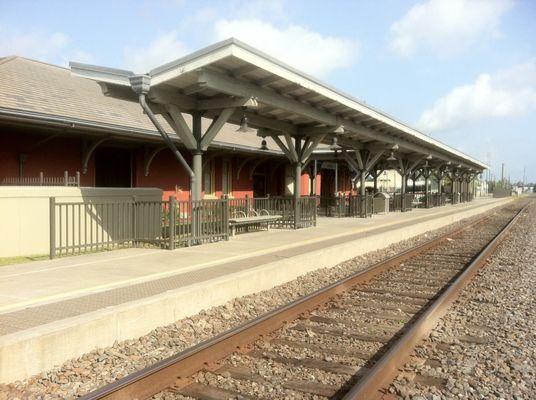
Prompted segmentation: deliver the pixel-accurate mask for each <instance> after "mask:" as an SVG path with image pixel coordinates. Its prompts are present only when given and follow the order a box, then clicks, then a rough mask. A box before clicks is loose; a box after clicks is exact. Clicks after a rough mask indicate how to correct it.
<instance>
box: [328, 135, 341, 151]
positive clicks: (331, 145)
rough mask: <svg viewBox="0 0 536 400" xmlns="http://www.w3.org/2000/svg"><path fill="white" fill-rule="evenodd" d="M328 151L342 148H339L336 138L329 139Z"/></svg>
mask: <svg viewBox="0 0 536 400" xmlns="http://www.w3.org/2000/svg"><path fill="white" fill-rule="evenodd" d="M329 149H330V150H335V151H337V150H340V149H342V147H341V146H339V143H338V139H337V136H333V139H331V144H330V145H329Z"/></svg>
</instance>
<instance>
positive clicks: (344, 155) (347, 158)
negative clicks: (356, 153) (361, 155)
mask: <svg viewBox="0 0 536 400" xmlns="http://www.w3.org/2000/svg"><path fill="white" fill-rule="evenodd" d="M341 154H342V158H344V160H345V161H346V162H347V163H348V165H349V166H350V168H351V169H352V170H353V171H354V172H355V173H357V174H359V171H360V169H359V165H357V162H356V160H354V159H353V158H352V157H351V156H350V154H348V152H347V151H346V150H342V151H341Z"/></svg>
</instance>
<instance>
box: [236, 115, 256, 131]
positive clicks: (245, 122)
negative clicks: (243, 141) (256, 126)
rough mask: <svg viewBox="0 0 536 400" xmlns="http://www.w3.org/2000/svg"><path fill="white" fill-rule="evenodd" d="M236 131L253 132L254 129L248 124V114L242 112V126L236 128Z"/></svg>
mask: <svg viewBox="0 0 536 400" xmlns="http://www.w3.org/2000/svg"><path fill="white" fill-rule="evenodd" d="M236 132H241V133H251V132H253V129H251V128H250V127H249V126H248V117H246V114H245V113H244V114H242V118H240V128H238V129H237V130H236Z"/></svg>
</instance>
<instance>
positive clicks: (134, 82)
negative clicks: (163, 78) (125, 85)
mask: <svg viewBox="0 0 536 400" xmlns="http://www.w3.org/2000/svg"><path fill="white" fill-rule="evenodd" d="M130 84H131V86H132V89H133V90H134V91H135V92H136V93H137V94H138V96H139V102H140V105H141V108H142V109H143V111H144V112H145V113H146V114H147V116H148V117H149V119H150V120H151V122H152V123H153V125H154V126H155V127H156V129H157V130H158V132H159V133H160V135H161V136H162V138H163V139H164V142H166V144H167V146H168V147H169V149H170V150H171V152H172V153H173V155H174V156H175V158H176V159H177V160H178V161H179V163H180V164H181V165H182V166H183V167H184V169H185V170H186V172H187V173H188V175H189V177H190V193H192V192H193V190H194V188H195V185H196V181H197V179H196V176H195V174H194V171H193V170H192V168H190V166H189V165H188V163H187V162H186V160H185V159H184V157H183V156H182V154H181V153H180V151H179V150H178V149H177V146H175V143H173V141H172V140H171V138H170V137H169V136H168V134H167V132H166V131H165V130H164V128H163V127H162V125H161V124H160V122H159V121H158V119H157V118H156V115H154V113H153V112H152V110H151V108H150V107H149V105H148V104H147V99H146V95H147V93H148V92H149V88H150V85H151V78H150V77H149V76H147V75H137V76H133V77H131V78H130Z"/></svg>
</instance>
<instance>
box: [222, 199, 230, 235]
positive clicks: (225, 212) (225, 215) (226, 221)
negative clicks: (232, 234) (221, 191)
mask: <svg viewBox="0 0 536 400" xmlns="http://www.w3.org/2000/svg"><path fill="white" fill-rule="evenodd" d="M223 229H224V232H225V240H229V196H225V200H224V203H223Z"/></svg>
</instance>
